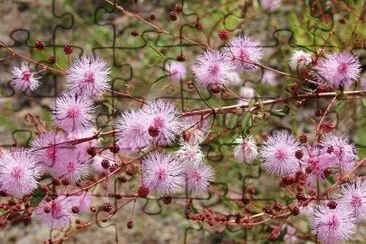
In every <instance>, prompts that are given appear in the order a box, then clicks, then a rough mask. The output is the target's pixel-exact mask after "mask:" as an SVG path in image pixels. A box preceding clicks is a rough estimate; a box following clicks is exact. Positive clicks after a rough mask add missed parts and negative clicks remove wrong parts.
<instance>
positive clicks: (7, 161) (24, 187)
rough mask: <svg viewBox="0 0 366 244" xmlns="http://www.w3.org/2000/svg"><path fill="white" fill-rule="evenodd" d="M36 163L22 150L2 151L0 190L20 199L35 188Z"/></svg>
mask: <svg viewBox="0 0 366 244" xmlns="http://www.w3.org/2000/svg"><path fill="white" fill-rule="evenodd" d="M38 177H39V171H38V167H37V161H36V160H35V158H34V157H33V156H32V154H31V153H30V152H29V151H27V150H24V149H17V150H13V151H4V152H3V153H2V154H1V155H0V189H1V190H3V191H5V192H6V193H7V194H9V195H12V196H15V197H18V198H21V197H23V196H24V195H27V194H30V193H31V192H32V191H33V190H34V189H36V187H37V180H36V179H37V178H38Z"/></svg>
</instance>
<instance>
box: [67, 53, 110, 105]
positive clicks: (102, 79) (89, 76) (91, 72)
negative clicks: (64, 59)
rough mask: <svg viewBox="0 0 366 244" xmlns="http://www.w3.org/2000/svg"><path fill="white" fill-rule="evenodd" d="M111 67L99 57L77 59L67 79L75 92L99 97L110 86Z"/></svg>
mask: <svg viewBox="0 0 366 244" xmlns="http://www.w3.org/2000/svg"><path fill="white" fill-rule="evenodd" d="M109 80H110V68H109V67H108V63H107V62H106V61H104V60H102V59H101V58H99V57H83V58H80V59H77V60H75V61H74V62H73V63H72V64H71V67H70V69H69V70H68V71H67V75H66V81H67V83H68V84H69V86H70V89H71V91H72V92H73V93H75V94H78V95H85V96H87V97H90V98H91V99H96V98H99V97H100V96H101V95H103V93H104V92H105V91H106V90H107V89H109V88H110V86H109V84H108V82H109Z"/></svg>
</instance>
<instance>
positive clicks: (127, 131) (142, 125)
mask: <svg viewBox="0 0 366 244" xmlns="http://www.w3.org/2000/svg"><path fill="white" fill-rule="evenodd" d="M147 119H148V118H147V117H146V115H145V114H144V113H143V112H142V111H141V110H139V111H131V112H125V113H123V114H122V115H121V117H119V119H118V128H119V138H120V144H121V149H125V150H131V151H136V150H141V149H143V148H144V147H146V146H148V145H149V143H150V142H149V140H150V136H149V134H148V124H147V121H146V120H147Z"/></svg>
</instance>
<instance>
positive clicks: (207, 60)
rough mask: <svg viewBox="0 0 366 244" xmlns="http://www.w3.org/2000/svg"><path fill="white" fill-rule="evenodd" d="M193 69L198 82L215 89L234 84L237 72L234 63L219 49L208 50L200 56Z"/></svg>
mask: <svg viewBox="0 0 366 244" xmlns="http://www.w3.org/2000/svg"><path fill="white" fill-rule="evenodd" d="M192 69H193V72H194V76H195V78H196V80H197V81H198V83H199V84H200V85H201V86H203V87H207V88H208V89H210V90H213V91H217V90H220V89H222V88H223V86H226V85H230V84H232V80H233V73H235V71H234V66H233V65H232V63H231V62H230V61H229V60H228V59H227V58H226V57H225V55H224V54H222V53H221V52H220V51H217V50H214V51H206V52H204V53H203V54H201V55H200V56H198V57H197V58H196V60H195V64H194V65H193V67H192ZM234 83H236V82H235V81H234Z"/></svg>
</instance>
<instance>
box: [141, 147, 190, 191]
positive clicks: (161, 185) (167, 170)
mask: <svg viewBox="0 0 366 244" xmlns="http://www.w3.org/2000/svg"><path fill="white" fill-rule="evenodd" d="M141 171H142V180H143V185H144V186H146V187H147V188H148V189H149V191H150V192H151V191H154V190H156V191H157V192H159V193H161V194H164V195H170V194H172V193H174V192H175V191H177V190H178V189H180V188H181V187H182V186H183V185H184V182H185V180H184V168H183V165H182V163H181V162H179V161H178V160H176V159H175V158H174V156H173V155H172V154H165V153H159V152H153V153H150V154H149V155H147V157H146V158H145V159H144V160H143V161H142V166H141Z"/></svg>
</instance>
